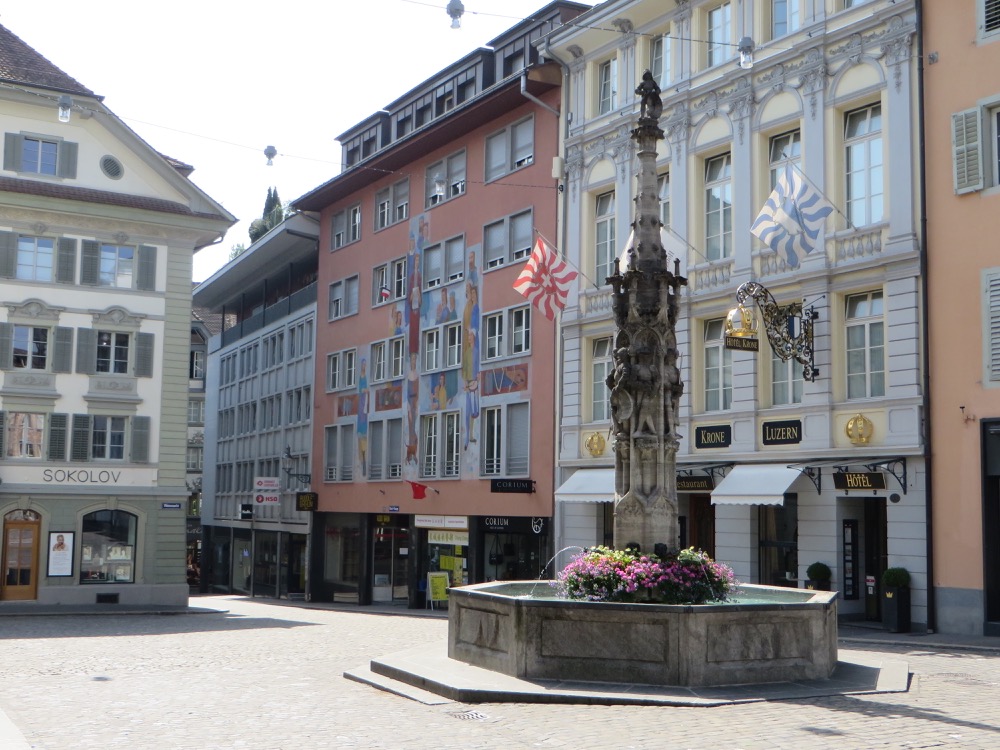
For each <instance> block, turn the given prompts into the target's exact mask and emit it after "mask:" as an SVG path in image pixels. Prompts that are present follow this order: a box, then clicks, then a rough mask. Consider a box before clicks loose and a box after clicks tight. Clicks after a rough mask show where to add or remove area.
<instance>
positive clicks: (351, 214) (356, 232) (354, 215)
mask: <svg viewBox="0 0 1000 750" xmlns="http://www.w3.org/2000/svg"><path fill="white" fill-rule="evenodd" d="M360 239H361V206H354V207H353V208H350V209H348V211H347V241H348V242H357V241H358V240H360Z"/></svg>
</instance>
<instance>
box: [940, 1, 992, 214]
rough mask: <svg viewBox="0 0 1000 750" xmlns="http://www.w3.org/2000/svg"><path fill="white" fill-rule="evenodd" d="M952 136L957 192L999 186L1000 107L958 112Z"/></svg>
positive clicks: (954, 116)
mask: <svg viewBox="0 0 1000 750" xmlns="http://www.w3.org/2000/svg"><path fill="white" fill-rule="evenodd" d="M998 3H1000V0H998ZM984 117H985V127H984ZM951 137H952V148H953V158H954V168H953V172H952V175H953V177H954V181H955V193H957V194H958V195H961V194H963V193H969V192H972V191H975V190H982V189H983V188H984V187H987V186H989V187H995V186H997V185H1000V106H997V105H992V106H990V107H987V108H985V109H980V108H979V107H976V108H974V109H967V110H965V111H964V112H956V113H955V114H953V115H952V116H951Z"/></svg>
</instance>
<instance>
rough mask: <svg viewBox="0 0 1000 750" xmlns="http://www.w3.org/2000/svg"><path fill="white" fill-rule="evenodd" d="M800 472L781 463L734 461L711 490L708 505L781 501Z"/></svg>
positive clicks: (779, 502)
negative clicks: (735, 463) (736, 462)
mask: <svg viewBox="0 0 1000 750" xmlns="http://www.w3.org/2000/svg"><path fill="white" fill-rule="evenodd" d="M801 474H802V472H800V471H799V470H798V469H789V468H788V466H786V465H785V464H737V465H736V466H734V467H733V468H732V469H731V470H730V471H729V473H728V474H727V475H726V478H725V479H723V480H722V481H721V482H719V486H718V487H716V488H715V489H714V490H712V505H783V504H784V502H785V493H786V492H788V488H789V487H791V486H792V484H793V483H794V482H795V480H796V479H798V478H799V477H800V476H801Z"/></svg>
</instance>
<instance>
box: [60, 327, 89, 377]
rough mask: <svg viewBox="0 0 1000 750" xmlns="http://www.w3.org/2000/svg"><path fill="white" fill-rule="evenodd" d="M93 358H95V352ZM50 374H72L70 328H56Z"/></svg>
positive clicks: (71, 335) (71, 336) (71, 330)
mask: <svg viewBox="0 0 1000 750" xmlns="http://www.w3.org/2000/svg"><path fill="white" fill-rule="evenodd" d="M94 356H95V357H96V356H97V354H96V352H95V354H94ZM52 372H73V329H72V328H68V327H66V326H59V327H58V328H56V337H55V344H54V346H53V347H52Z"/></svg>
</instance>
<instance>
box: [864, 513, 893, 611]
mask: <svg viewBox="0 0 1000 750" xmlns="http://www.w3.org/2000/svg"><path fill="white" fill-rule="evenodd" d="M863 533H864V537H865V619H866V620H872V621H875V622H878V621H880V620H881V619H882V593H881V592H882V574H883V573H884V572H885V569H886V568H887V567H888V566H889V554H888V551H887V548H888V546H889V544H888V525H887V523H886V516H885V498H884V497H877V498H872V499H871V500H866V501H865V529H864V532H863Z"/></svg>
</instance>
